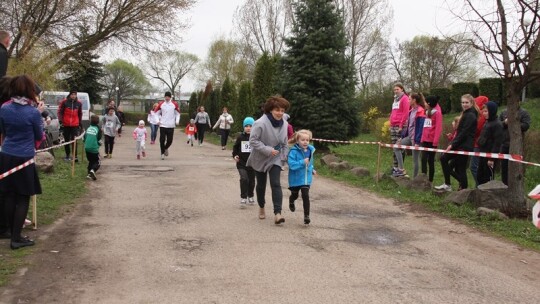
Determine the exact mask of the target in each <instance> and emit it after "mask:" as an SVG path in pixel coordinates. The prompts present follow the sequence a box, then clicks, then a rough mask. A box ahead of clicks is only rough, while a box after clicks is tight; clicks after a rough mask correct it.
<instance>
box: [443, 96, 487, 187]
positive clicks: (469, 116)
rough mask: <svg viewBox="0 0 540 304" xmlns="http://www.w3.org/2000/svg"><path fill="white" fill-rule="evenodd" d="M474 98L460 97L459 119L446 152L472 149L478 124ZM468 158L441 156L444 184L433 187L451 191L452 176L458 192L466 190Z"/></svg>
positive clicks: (451, 155)
mask: <svg viewBox="0 0 540 304" xmlns="http://www.w3.org/2000/svg"><path fill="white" fill-rule="evenodd" d="M474 105H475V103H474V97H472V95H470V94H465V95H463V96H462V97H461V107H462V108H463V111H462V112H461V118H460V119H459V123H458V126H457V129H456V137H455V138H454V139H453V140H452V141H451V142H450V144H449V145H448V147H447V148H446V151H450V150H452V151H466V152H471V151H473V149H474V134H475V132H476V125H477V123H478V121H477V120H478V118H477V117H478V112H477V111H476V108H475V107H474ZM468 159H469V157H468V156H467V155H459V154H451V153H444V154H443V155H442V156H441V166H442V169H443V174H444V179H445V182H444V184H442V185H440V186H437V187H435V189H437V190H444V191H452V187H451V186H450V175H452V176H453V177H454V178H455V179H456V180H457V181H458V182H459V188H458V190H463V189H467V187H468V181H467V161H468ZM450 162H453V166H454V168H455V172H452V170H451V167H450V166H449V164H450Z"/></svg>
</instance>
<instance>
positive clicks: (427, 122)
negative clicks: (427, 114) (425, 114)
mask: <svg viewBox="0 0 540 304" xmlns="http://www.w3.org/2000/svg"><path fill="white" fill-rule="evenodd" d="M431 126H432V125H431V118H426V119H425V120H424V128H431Z"/></svg>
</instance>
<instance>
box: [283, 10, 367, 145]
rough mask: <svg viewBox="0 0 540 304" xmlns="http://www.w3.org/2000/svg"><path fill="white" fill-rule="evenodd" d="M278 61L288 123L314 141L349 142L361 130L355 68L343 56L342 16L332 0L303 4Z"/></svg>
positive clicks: (343, 31)
mask: <svg viewBox="0 0 540 304" xmlns="http://www.w3.org/2000/svg"><path fill="white" fill-rule="evenodd" d="M294 13H295V18H294V20H295V22H294V24H293V28H292V32H291V36H290V37H289V38H288V39H286V43H287V46H288V50H287V51H286V53H285V56H284V57H283V58H282V61H281V62H282V65H281V67H282V71H281V72H282V74H281V78H282V81H283V82H282V88H283V95H284V97H285V98H287V100H289V101H290V102H291V110H290V115H291V123H292V124H293V125H294V127H295V128H296V129H299V128H305V129H310V130H311V131H312V132H313V135H314V136H315V137H319V138H325V139H337V140H347V139H350V138H351V137H353V136H355V135H357V134H358V133H359V129H360V119H359V116H358V110H357V107H358V106H357V104H356V103H355V99H354V93H355V70H354V67H353V65H352V63H351V60H350V58H348V57H347V55H346V52H345V50H346V47H347V39H346V36H345V30H344V26H343V19H342V15H341V14H340V13H339V12H338V11H337V9H336V6H335V5H334V1H332V0H301V1H298V2H297V3H296V4H295V12H294Z"/></svg>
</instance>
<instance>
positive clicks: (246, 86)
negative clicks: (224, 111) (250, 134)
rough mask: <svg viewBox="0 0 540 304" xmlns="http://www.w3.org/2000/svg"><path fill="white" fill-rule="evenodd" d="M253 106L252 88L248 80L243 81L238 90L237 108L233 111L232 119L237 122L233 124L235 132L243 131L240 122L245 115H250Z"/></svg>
mask: <svg viewBox="0 0 540 304" xmlns="http://www.w3.org/2000/svg"><path fill="white" fill-rule="evenodd" d="M253 112H254V107H253V89H252V85H251V82H250V81H243V82H242V83H241V84H240V88H239V90H238V110H237V111H236V112H235V113H236V116H234V119H235V121H236V122H237V123H235V124H234V130H235V131H236V132H240V131H243V127H242V122H243V121H244V118H246V117H247V116H252V115H253Z"/></svg>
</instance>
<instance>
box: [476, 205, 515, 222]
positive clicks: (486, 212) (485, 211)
mask: <svg viewBox="0 0 540 304" xmlns="http://www.w3.org/2000/svg"><path fill="white" fill-rule="evenodd" d="M476 214H478V215H480V216H486V215H491V214H494V215H495V216H496V217H498V218H499V219H508V216H507V215H506V214H504V213H502V212H500V211H498V210H493V209H489V208H485V207H480V208H478V209H476Z"/></svg>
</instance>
